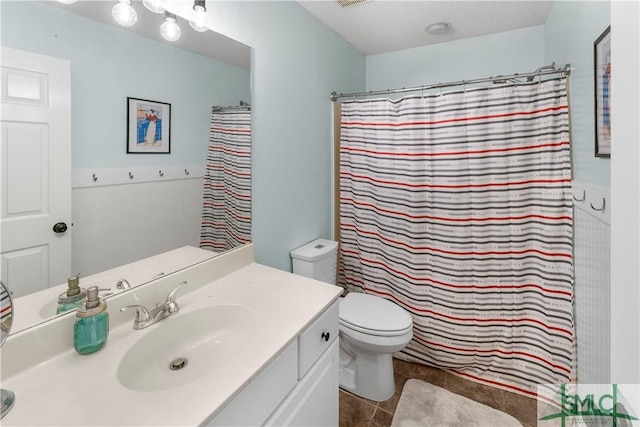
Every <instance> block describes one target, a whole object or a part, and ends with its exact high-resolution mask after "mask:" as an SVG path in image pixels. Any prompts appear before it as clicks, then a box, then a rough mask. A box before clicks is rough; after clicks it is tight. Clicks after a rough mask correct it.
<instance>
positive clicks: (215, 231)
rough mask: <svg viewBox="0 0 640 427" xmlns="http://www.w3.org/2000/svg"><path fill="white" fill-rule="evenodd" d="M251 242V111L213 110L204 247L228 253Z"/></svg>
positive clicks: (207, 173)
mask: <svg viewBox="0 0 640 427" xmlns="http://www.w3.org/2000/svg"><path fill="white" fill-rule="evenodd" d="M250 241H251V112H250V111H248V110H219V109H217V108H213V109H212V110H211V127H210V130H209V148H208V151H207V164H206V169H205V176H204V202H203V209H202V227H201V231H200V247H201V248H203V249H209V250H212V251H216V252H219V251H225V250H227V249H232V248H234V247H236V246H239V245H242V244H245V243H249V242H250Z"/></svg>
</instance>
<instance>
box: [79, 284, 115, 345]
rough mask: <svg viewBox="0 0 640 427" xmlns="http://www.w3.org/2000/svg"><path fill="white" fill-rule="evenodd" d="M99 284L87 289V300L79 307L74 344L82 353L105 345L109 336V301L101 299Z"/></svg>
mask: <svg viewBox="0 0 640 427" xmlns="http://www.w3.org/2000/svg"><path fill="white" fill-rule="evenodd" d="M100 290H102V289H98V287H97V286H91V287H90V288H89V289H87V301H86V302H85V303H84V304H82V305H80V307H78V311H77V312H76V322H75V324H74V325H73V346H74V347H75V349H76V351H77V352H78V353H80V354H91V353H95V352H96V351H98V350H100V349H101V348H102V347H104V344H105V343H106V342H107V337H108V336H109V312H108V311H107V303H106V302H105V301H104V300H103V299H100V296H99V295H98V291H100Z"/></svg>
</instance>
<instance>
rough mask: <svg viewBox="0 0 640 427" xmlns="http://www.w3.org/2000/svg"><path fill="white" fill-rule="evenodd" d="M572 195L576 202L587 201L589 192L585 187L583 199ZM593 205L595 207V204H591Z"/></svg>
mask: <svg viewBox="0 0 640 427" xmlns="http://www.w3.org/2000/svg"><path fill="white" fill-rule="evenodd" d="M572 196H573V200H575V201H576V202H584V201H585V199H586V198H587V192H586V190H585V189H582V199H578V198H577V197H576V196H575V195H573V194H572ZM591 207H593V206H591Z"/></svg>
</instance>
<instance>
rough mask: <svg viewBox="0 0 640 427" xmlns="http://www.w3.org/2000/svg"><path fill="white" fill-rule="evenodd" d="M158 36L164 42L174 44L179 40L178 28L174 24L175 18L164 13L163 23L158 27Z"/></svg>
mask: <svg viewBox="0 0 640 427" xmlns="http://www.w3.org/2000/svg"><path fill="white" fill-rule="evenodd" d="M160 34H161V35H162V37H163V38H164V39H165V40H168V41H170V42H174V41H176V40H178V39H179V38H180V34H181V31H180V27H179V26H178V24H176V16H175V15H174V14H172V13H169V12H165V14H164V22H163V23H162V25H160Z"/></svg>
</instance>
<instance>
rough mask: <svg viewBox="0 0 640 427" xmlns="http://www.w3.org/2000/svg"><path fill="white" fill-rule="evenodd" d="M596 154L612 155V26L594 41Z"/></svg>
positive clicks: (598, 155) (597, 155) (600, 155)
mask: <svg viewBox="0 0 640 427" xmlns="http://www.w3.org/2000/svg"><path fill="white" fill-rule="evenodd" d="M593 65H594V67H593V76H594V91H595V103H594V105H595V156H596V157H611V109H610V107H611V26H609V27H607V29H606V30H604V32H603V33H602V34H601V35H600V37H598V38H597V39H596V41H595V42H594V43H593Z"/></svg>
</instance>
